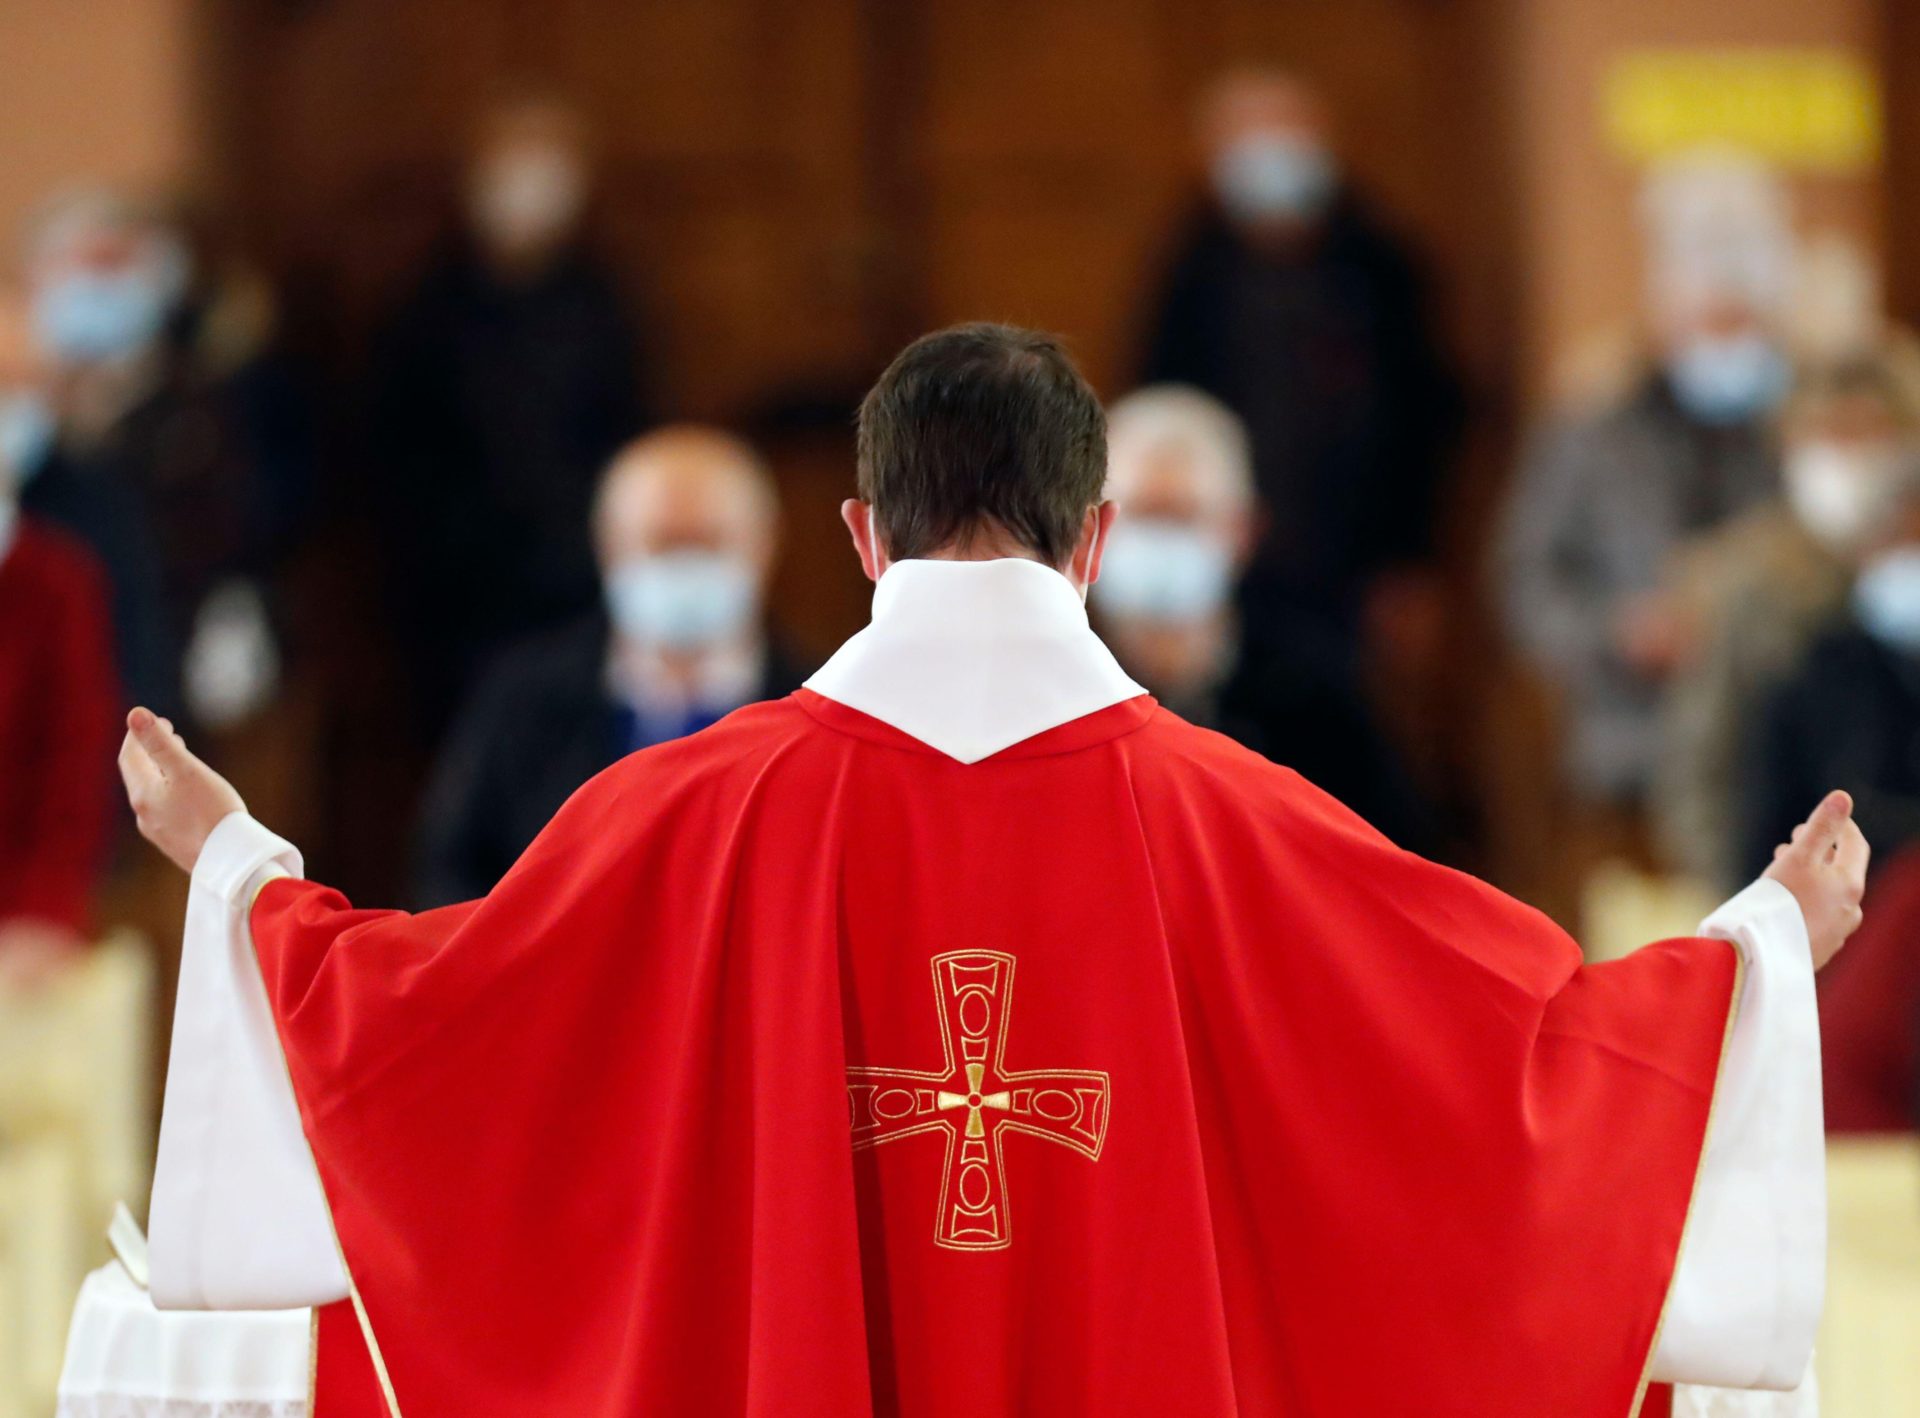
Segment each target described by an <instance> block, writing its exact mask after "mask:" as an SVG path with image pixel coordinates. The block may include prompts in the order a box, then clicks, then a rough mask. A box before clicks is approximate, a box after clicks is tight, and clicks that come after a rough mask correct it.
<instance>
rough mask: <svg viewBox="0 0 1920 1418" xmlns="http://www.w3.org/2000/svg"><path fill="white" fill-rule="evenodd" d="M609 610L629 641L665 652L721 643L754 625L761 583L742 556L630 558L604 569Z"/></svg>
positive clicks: (671, 553) (685, 554)
mask: <svg viewBox="0 0 1920 1418" xmlns="http://www.w3.org/2000/svg"><path fill="white" fill-rule="evenodd" d="M606 597H607V611H608V613H609V614H610V615H611V616H612V617H613V624H614V628H615V629H616V630H618V631H619V632H620V634H621V635H623V636H625V637H626V638H628V639H629V640H633V641H636V642H638V643H639V644H642V645H655V646H659V647H661V648H663V649H668V650H681V651H692V650H705V649H711V648H713V647H714V646H717V645H723V644H725V643H726V642H727V641H729V640H732V639H734V638H736V637H738V636H740V635H741V634H743V633H744V632H745V631H746V630H747V629H748V627H749V626H751V625H752V623H753V619H754V616H755V615H756V614H757V613H758V611H759V608H760V585H759V580H758V578H757V577H756V576H755V575H754V570H753V567H752V566H751V565H750V564H748V562H747V560H746V559H745V558H744V557H739V556H734V555H730V554H728V553H726V552H717V551H668V552H661V553H659V554H658V555H656V556H639V557H633V558H631V559H629V560H627V561H623V562H620V563H618V564H617V565H615V566H614V567H613V568H612V569H611V570H610V571H609V572H608V573H607V583H606Z"/></svg>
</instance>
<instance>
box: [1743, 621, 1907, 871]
mask: <svg viewBox="0 0 1920 1418" xmlns="http://www.w3.org/2000/svg"><path fill="white" fill-rule="evenodd" d="M1745 761H1746V771H1745V773H1744V774H1743V775H1742V781H1743V783H1744V784H1745V792H1746V794H1747V797H1746V810H1745V812H1744V813H1743V814H1742V820H1743V822H1744V823H1745V825H1746V837H1745V839H1744V840H1745V848H1744V852H1743V856H1744V858H1745V861H1746V864H1747V867H1748V869H1749V870H1750V871H1752V872H1759V871H1761V870H1762V869H1763V868H1765V866H1766V865H1767V863H1768V862H1770V861H1772V860H1773V849H1774V847H1775V846H1777V845H1778V844H1779V843H1781V842H1785V841H1786V840H1787V839H1788V838H1789V837H1791V836H1792V835H1793V829H1794V828H1795V827H1797V826H1799V825H1800V823H1801V822H1802V821H1804V820H1805V818H1806V816H1807V814H1808V813H1809V812H1811V811H1813V806H1814V804H1815V803H1817V802H1819V801H1820V799H1821V797H1822V796H1824V795H1825V794H1826V793H1827V792H1828V791H1830V790H1831V789H1834V788H1845V789H1846V790H1847V791H1848V792H1849V793H1851V794H1853V798H1854V803H1855V814H1854V815H1855V818H1856V820H1857V821H1858V822H1859V823H1860V828H1861V830H1862V831H1863V832H1865V833H1866V835H1867V840H1868V841H1869V842H1871V843H1872V844H1873V851H1874V856H1875V857H1876V858H1877V859H1879V860H1881V861H1891V860H1892V859H1893V857H1894V856H1895V855H1896V854H1898V853H1899V852H1900V851H1901V849H1902V848H1904V847H1907V846H1911V845H1913V844H1914V843H1916V842H1920V657H1915V656H1913V655H1910V654H1907V653H1905V652H1903V651H1901V650H1898V649H1895V648H1893V647H1892V646H1889V645H1886V644H1883V643H1882V642H1881V641H1879V640H1877V639H1875V638H1874V637H1873V636H1871V635H1869V634H1867V632H1866V631H1865V630H1864V629H1862V628H1861V626H1860V625H1859V624H1858V623H1857V622H1856V621H1854V620H1853V619H1852V618H1851V617H1849V618H1847V619H1846V620H1844V621H1841V622H1839V623H1838V624H1836V625H1835V626H1833V627H1832V628H1831V629H1830V630H1829V631H1828V632H1827V633H1826V634H1825V635H1823V636H1822V637H1821V638H1820V639H1819V640H1817V641H1815V642H1814V645H1813V648H1812V649H1811V650H1810V651H1809V652H1808V655H1807V658H1806V660H1805V662H1804V663H1803V664H1802V665H1801V666H1800V668H1799V669H1798V670H1797V671H1796V672H1795V673H1794V674H1793V676H1792V677H1791V678H1789V679H1787V680H1786V681H1784V682H1783V683H1782V684H1781V685H1780V686H1779V688H1778V689H1777V690H1776V691H1775V692H1774V693H1773V695H1772V696H1771V697H1770V698H1769V699H1768V700H1767V701H1765V702H1764V703H1763V704H1762V705H1761V706H1760V710H1759V713H1758V717H1757V719H1756V721H1755V722H1754V724H1753V725H1752V726H1751V732H1750V734H1749V736H1748V746H1747V752H1746V755H1745Z"/></svg>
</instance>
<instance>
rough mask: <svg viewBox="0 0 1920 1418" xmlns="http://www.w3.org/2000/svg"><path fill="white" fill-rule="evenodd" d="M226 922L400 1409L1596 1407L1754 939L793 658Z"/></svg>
mask: <svg viewBox="0 0 1920 1418" xmlns="http://www.w3.org/2000/svg"><path fill="white" fill-rule="evenodd" d="M252 927H253V933H254V937H255V940H256V944H257V949H258V952H259V957H260V961H261V964H262V966H263V968H264V974H265V979H266V985H267V993H268V996H269V998H270V1000H271V1002H272V1007H273V1010H274V1013H275V1015H276V1017H277V1020H278V1023H279V1028H280V1032H281V1038H282V1042H283V1043H284V1046H285V1050H286V1054H287V1059H288V1064H289V1068H290V1071H291V1075H292V1079H293V1083H294V1087H295V1091H296V1093H297V1095H298V1098H299V1104H300V1109H301V1113H302V1117H303V1119H304V1123H305V1127H306V1130H307V1133H308V1136H309V1138H310V1140H311V1143H312V1147H313V1152H314V1156H315V1158H316V1160H317V1162H318V1165H319V1169H320V1173H321V1177H322V1179H323V1181H324V1183H325V1187H326V1192H327V1196H328V1198H329V1201H330V1203H331V1206H332V1210H333V1216H334V1221H335V1225H336V1229H337V1231H338V1235H339V1239H340V1243H341V1246H342V1249H343V1252H344V1254H345V1257H346V1260H347V1262H348V1265H349V1268H350V1269H351V1272H352V1275H353V1278H354V1280H355V1282H356V1285H357V1289H358V1293H359V1297H360V1299H361V1301H362V1302H363V1304H364V1308H365V1312H366V1315H367V1319H368V1321H369V1329H370V1331H371V1334H372V1335H373V1337H374V1340H375V1343H376V1347H377V1349H378V1351H379V1357H380V1359H381V1360H382V1361H383V1363H384V1367H385V1371H386V1376H387V1378H388V1379H389V1380H390V1382H391V1386H392V1389H393V1392H394V1394H395V1396H396V1398H397V1400H398V1406H399V1408H400V1410H401V1411H402V1412H404V1413H405V1414H406V1415H407V1418H472V1415H476V1414H501V1415H554V1416H555V1418H559V1416H560V1415H566V1418H641V1415H644V1418H655V1415H700V1416H701V1418H706V1416H707V1415H753V1418H804V1416H805V1415H822V1416H823V1418H824V1416H825V1415H833V1418H855V1416H856V1415H866V1414H895V1413H899V1414H911V1415H954V1418H962V1415H964V1418H981V1415H1000V1414H1035V1415H1047V1418H1071V1415H1100V1418H1114V1415H1134V1414H1138V1415H1154V1416H1155V1418H1168V1416H1169V1415H1207V1418H1217V1415H1225V1414H1245V1415H1255V1414H1259V1415H1269V1414H1271V1415H1326V1418H1374V1416H1375V1415H1380V1416H1381V1418H1384V1415H1402V1414H1418V1415H1422V1418H1438V1416H1439V1415H1452V1414H1458V1415H1474V1416H1475V1418H1483V1415H1520V1414H1526V1415H1553V1418H1587V1415H1591V1418H1622V1415H1626V1414H1628V1413H1629V1412H1631V1411H1633V1410H1634V1409H1635V1407H1636V1405H1637V1404H1638V1403H1639V1402H1640V1401H1641V1398H1642V1391H1643V1388H1644V1383H1645V1379H1644V1375H1645V1372H1646V1367H1647V1359H1648V1354H1649V1351H1650V1350H1651V1348H1652V1346H1653V1344H1654V1340H1655V1333H1656V1329H1657V1327H1658V1325H1659V1323H1660V1316H1661V1310H1662V1305H1663V1302H1664V1299H1665V1296H1666V1294H1667V1289H1668V1283H1669V1280H1670V1278H1671V1276H1672V1274H1673V1270H1674V1265H1675V1258H1676V1253H1677V1250H1678V1247H1679V1245H1680V1239H1681V1230H1682V1224H1683V1222H1684V1219H1685V1217H1686V1214H1687V1208H1688V1201H1689V1196H1690V1193H1691V1191H1692V1188H1693V1184H1694V1177H1695V1172H1696V1168H1697V1166H1698V1163H1699V1158H1700V1152H1701V1146H1702V1140H1703V1136H1704V1134H1705V1130H1706V1126H1707V1115H1708V1104H1709V1100H1710V1097H1711V1094H1712V1091H1713V1086H1714V1079H1715V1073H1716V1069H1717V1067H1718V1064H1719V1061H1720V1055H1721V1050H1722V1044H1723V1040H1724V1038H1725V1036H1726V1032H1727V1025H1728V1014H1729V1008H1730V1004H1731V1000H1732V998H1733V992H1734V987H1735V977H1736V956H1735V952H1734V950H1733V948H1732V947H1730V946H1729V945H1727V944H1725V943H1723V942H1720V941H1715V940H1678V941H1671V942H1667V943H1664V944H1660V945H1655V946H1650V947H1648V948H1647V949H1645V950H1642V951H1640V952H1639V953H1638V954H1636V955H1634V956H1632V957H1631V958H1629V959H1627V960H1624V961H1621V962H1619V963H1616V964H1608V965H1602V966H1598V967H1594V968H1587V969H1581V968H1579V967H1580V957H1579V953H1578V951H1577V950H1576V949H1575V947H1574V945H1573V943H1572V942H1571V941H1570V940H1568V939H1567V938H1566V937H1565V936H1564V935H1563V934H1562V933H1561V932H1560V931H1559V930H1558V929H1557V928H1555V927H1554V926H1553V925H1552V924H1550V923H1549V922H1548V921H1547V920H1546V919H1545V918H1544V917H1542V916H1540V915H1538V914H1536V913H1535V912H1534V911H1532V910H1530V909H1528V908H1526V907H1523V906H1521V905H1519V904H1517V903H1515V902H1514V901H1512V900H1510V899H1509V898H1507V897H1505V896H1502V895H1501V894H1499V893H1498V892H1496V891H1494V890H1493V889H1492V888H1490V887H1488V886H1485V885H1483V884H1481V883H1480V882H1478V881H1475V880H1472V879H1470V878H1468V877H1466V876H1462V875H1459V874H1457V873H1455V872H1452V871H1449V870H1446V869H1444V868H1441V867H1438V866H1434V865H1431V864H1429V863H1427V862H1424V861H1421V860H1419V859H1417V858H1415V857H1413V856H1410V855H1408V854H1406V853H1404V852H1401V851H1399V850H1397V849H1395V848H1394V847H1393V846H1391V845H1390V844H1388V843H1387V842H1386V841H1385V840H1383V839H1382V838H1381V837H1380V836H1378V835H1377V834H1376V833H1374V832H1373V831H1372V830H1371V829H1369V828H1368V827H1367V826H1365V825H1364V824H1363V823H1362V822H1360V821H1359V820H1358V819H1357V818H1355V817H1354V816H1353V815H1352V814H1350V813H1349V812H1347V811H1346V810H1345V809H1343V808H1341V807H1340V806H1339V805H1338V804H1336V803H1334V802H1333V801H1332V800H1330V799H1329V798H1327V797H1326V796H1325V795H1324V794H1322V793H1320V792H1318V791H1317V790H1315V789H1314V788H1312V787H1311V786H1309V785H1308V784H1307V783H1305V782H1304V781H1303V780H1301V779H1300V778H1299V777H1297V776H1296V775H1294V774H1293V773H1291V772H1289V771H1288V770H1286V769H1283V768H1279V767H1276V766H1274V765H1272V764H1270V763H1268V762H1267V761H1265V760H1264V759H1261V758H1259V757H1256V756H1255V755H1253V754H1251V753H1248V752H1246V751H1244V750H1242V749H1240V748H1238V747H1236V746H1235V745H1233V744H1232V743H1230V742H1229V741H1228V740H1226V739H1224V738H1221V737H1219V736H1217V735H1215V734H1212V733H1208V732H1205V731H1203V730H1200V729H1197V728H1194V727H1192V726H1190V725H1189V724H1187V723H1185V722H1183V721H1181V720H1180V719H1178V718H1176V717H1174V716H1173V715H1171V714H1169V713H1167V712H1166V711H1164V710H1162V709H1159V708H1157V707H1156V706H1155V705H1154V703H1153V702H1152V701H1151V700H1149V699H1146V698H1138V699H1133V700H1128V701H1125V702H1122V703H1118V704H1115V705H1113V706H1112V707H1110V708H1107V709H1103V710H1101V711H1099V712H1097V713H1094V714H1091V715H1088V716H1086V717H1084V718H1080V719H1076V720H1073V721H1072V722H1069V723H1065V724H1062V725H1060V726H1059V727H1057V728H1054V729H1051V730H1049V731H1047V732H1044V733H1041V734H1039V735H1037V736H1035V737H1033V738H1030V739H1028V740H1026V741H1025V742H1022V743H1018V744H1016V745H1014V746H1013V747H1011V748H1007V749H1004V750H1002V751H1001V752H999V753H997V754H993V755H991V756H989V757H987V758H985V759H983V760H982V761H979V762H976V763H970V764H967V763H961V762H958V761H956V760H954V759H952V758H949V757H947V756H945V755H944V754H942V753H939V752H936V751H935V750H933V749H932V748H929V747H928V746H926V745H925V744H922V743H920V742H918V741H916V740H915V739H913V738H910V737H908V736H907V735H906V734H904V733H902V732H900V731H898V730H896V729H893V728H891V727H889V726H887V725H886V724H883V723H881V722H880V721H879V720H877V719H873V718H870V717H868V716H866V715H864V714H862V713H860V712H858V711H856V710H853V709H850V708H847V707H845V706H844V705H841V704H839V703H836V702H833V701H830V700H827V699H824V698H821V697H820V696H818V695H816V694H812V693H810V692H808V691H801V692H800V693H799V694H797V695H795V696H793V697H792V698H789V699H786V700H783V701H780V702H777V703H772V704H766V705H759V706H755V707H752V708H749V709H745V710H742V711H741V712H739V713H737V714H735V715H733V716H732V717H731V718H729V719H727V720H726V721H724V722H723V723H722V724H721V725H719V726H718V727H717V728H715V729H713V730H710V731H708V732H706V733H703V734H700V735H698V736H696V737H694V738H691V739H687V740H683V741H681V742H678V743H674V744H670V745H666V746H663V747H660V748H654V749H649V750H647V751H646V752H644V753H641V754H638V755H635V756H634V757H632V758H629V759H627V760H625V761H624V762H622V763H620V764H618V765H617V766H615V767H614V768H612V769H610V770H609V771H607V772H606V773H604V774H602V775H601V776H600V777H598V778H597V779H595V780H594V781H593V782H591V783H590V784H588V785H587V786H586V787H585V788H583V789H582V790H581V791H580V792H579V793H578V794H577V795H576V796H575V797H574V798H573V800H572V801H571V802H570V803H569V804H568V805H567V807H566V808H565V809H564V810H563V811H562V812H561V813H560V815H559V816H558V817H557V818H556V819H555V821H554V822H553V824H552V825H551V826H550V827H549V828H548V830H547V831H546V833H545V834H544V835H543V836H542V837H541V838H540V840H539V841H538V843H536V845H535V846H534V847H533V848H532V849H531V850H530V851H529V853H528V854H527V855H526V857H525V858H524V859H523V860H522V861H521V862H520V863H519V864H518V865H517V866H516V867H515V868H514V869H513V871H512V873H511V874H510V875H509V876H508V877H507V878H506V880H505V881H504V882H503V883H502V884H501V885H500V886H499V887H498V889H496V890H495V891H494V892H493V894H492V895H491V896H490V897H489V898H488V899H487V900H485V901H484V902H481V903H478V904H474V905H467V906H459V907H453V908H449V909H446V910H442V911H435V912H431V913H429V914H425V915H420V916H406V915H400V914H394V913H387V912H370V911H356V910H354V909H352V908H351V907H349V906H348V904H347V903H346V902H345V901H344V900H342V899H341V897H340V896H339V895H337V894H336V893H334V892H332V891H330V890H327V889H326V888H324V887H321V886H318V885H315V884H312V883H309V882H303V881H295V880H281V881H276V882H274V883H272V884H270V885H268V886H267V887H266V888H265V890H264V891H263V892H262V893H261V895H260V897H259V899H258V902H257V904H256V906H255V908H254V910H253V913H252ZM358 1344H359V1340H358V1335H357V1327H356V1326H355V1325H354V1324H353V1322H352V1319H351V1317H350V1316H349V1315H346V1314H345V1312H344V1310H338V1311H334V1312H330V1313H329V1314H328V1316H327V1319H326V1323H325V1324H324V1325H323V1330H322V1356H321V1360H320V1376H321V1382H320V1392H319V1410H318V1413H319V1418H345V1415H350V1414H359V1413H377V1412H380V1411H381V1399H380V1390H379V1388H378V1386H377V1385H376V1384H375V1383H374V1382H373V1381H372V1380H371V1377H370V1373H369V1371H368V1369H367V1367H366V1365H365V1360H364V1358H363V1357H362V1356H361V1355H359V1353H358V1352H357V1350H358Z"/></svg>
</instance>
